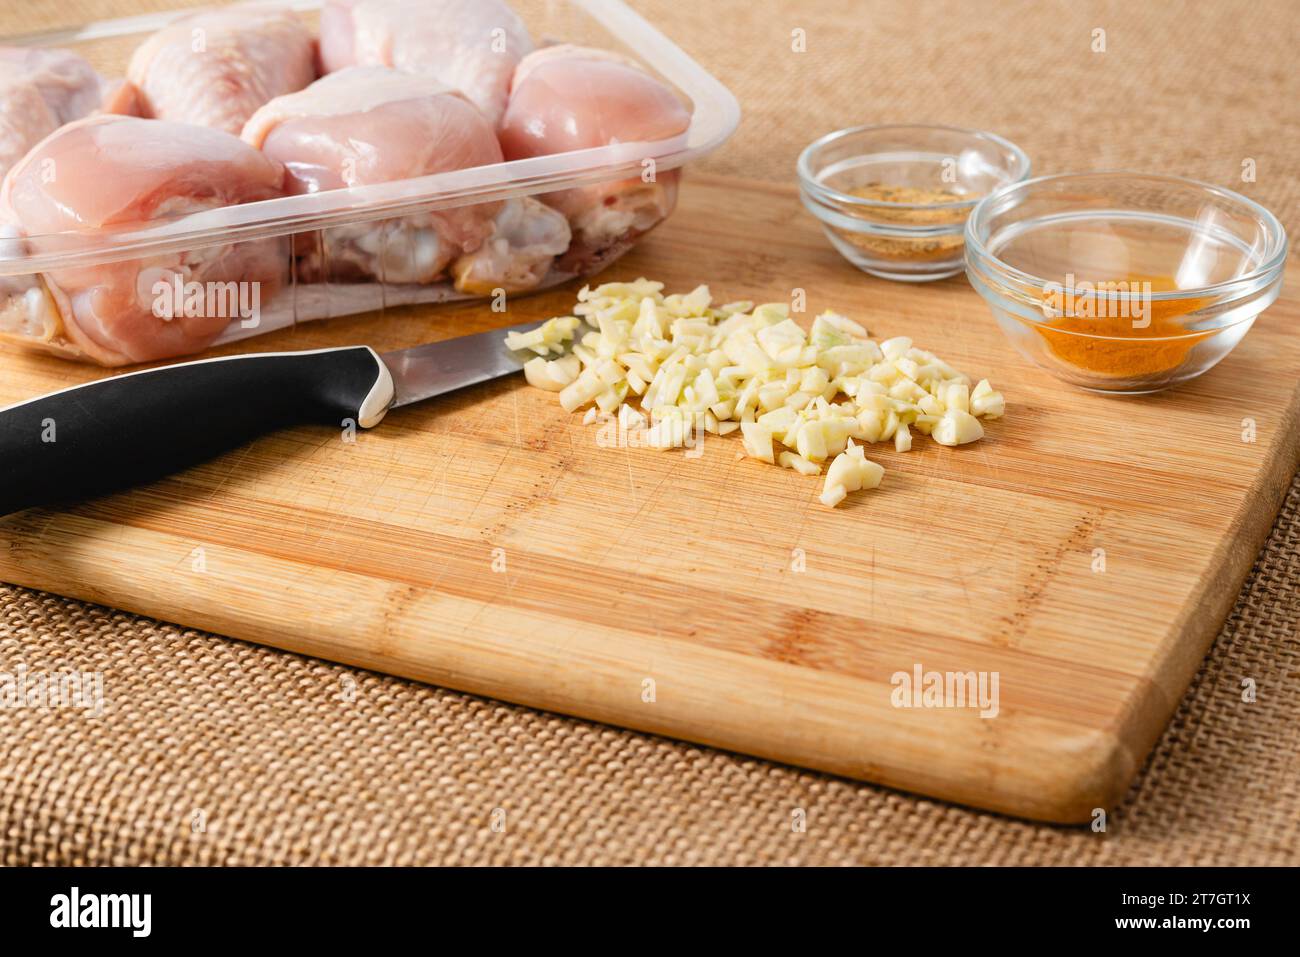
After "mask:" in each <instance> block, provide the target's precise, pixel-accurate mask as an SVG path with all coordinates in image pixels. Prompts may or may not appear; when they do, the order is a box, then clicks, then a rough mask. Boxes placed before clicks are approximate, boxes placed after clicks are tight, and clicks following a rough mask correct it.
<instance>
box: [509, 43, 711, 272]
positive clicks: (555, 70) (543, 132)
mask: <svg viewBox="0 0 1300 957" xmlns="http://www.w3.org/2000/svg"><path fill="white" fill-rule="evenodd" d="M690 122H691V115H690V112H689V111H688V110H687V109H686V107H685V105H683V104H682V102H681V101H680V100H679V99H678V98H677V96H676V95H675V94H674V93H673V92H672V90H670V89H669V88H668V87H667V86H665V85H664V84H662V83H660V82H659V81H658V80H656V79H655V78H654V77H652V76H650V75H649V74H648V73H646V72H645V71H644V70H642V69H641V68H640V67H637V66H635V65H634V64H632V63H631V62H629V61H627V60H624V59H623V58H622V57H620V56H618V55H617V54H614V53H610V52H607V51H605V50H593V49H589V48H586V47H577V46H570V45H567V44H564V45H559V46H553V47H546V48H544V49H541V50H537V51H535V52H534V53H530V54H529V55H528V56H526V57H524V59H523V60H522V61H521V62H520V64H519V66H518V67H517V68H516V70H515V75H514V79H513V82H512V83H511V89H510V102H509V104H508V105H507V107H506V114H505V118H504V120H503V121H502V125H501V131H500V139H501V147H502V150H503V151H504V153H505V157H506V159H508V160H515V159H525V158H528V157H533V156H549V155H551V154H554V153H565V152H568V151H570V150H581V149H590V148H592V147H598V146H607V145H610V144H613V143H632V142H644V141H651V140H661V139H668V138H671V137H674V136H677V135H679V134H681V133H684V132H685V131H686V129H687V128H688V127H689V126H690ZM677 180H678V171H677V170H668V171H664V172H660V173H658V174H657V175H656V176H655V177H654V180H653V181H651V182H645V181H644V180H643V179H642V178H636V179H627V180H621V181H619V182H614V183H601V184H598V185H595V186H586V187H580V188H575V189H566V190H562V191H560V192H556V193H548V194H547V195H545V196H543V197H542V200H543V201H544V202H545V203H547V204H548V205H550V206H553V207H554V208H555V209H557V210H559V211H560V212H562V213H564V215H565V216H566V217H567V218H568V221H569V226H570V227H571V229H572V230H573V245H572V246H571V248H570V250H569V252H568V254H567V255H565V256H564V257H563V258H562V259H561V260H560V262H559V263H557V267H558V268H559V269H561V270H562V271H574V272H578V271H582V272H590V271H595V270H597V269H599V268H601V267H602V266H603V265H605V264H607V263H608V262H610V261H612V260H613V259H616V258H617V257H618V256H619V255H621V254H622V253H623V252H624V251H626V250H627V249H628V248H629V247H630V246H631V245H632V243H633V242H634V241H635V240H636V239H637V237H639V236H641V235H643V234H644V233H646V232H647V231H649V230H650V229H652V228H653V227H654V226H656V225H658V224H659V223H660V222H661V221H662V220H663V219H665V218H666V217H667V216H668V214H669V213H671V212H672V211H673V207H674V206H675V205H676V203H677Z"/></svg>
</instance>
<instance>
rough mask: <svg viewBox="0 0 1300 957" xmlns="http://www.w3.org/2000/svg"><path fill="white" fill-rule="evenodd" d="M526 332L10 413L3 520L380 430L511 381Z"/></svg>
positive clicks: (362, 349) (168, 379)
mask: <svg viewBox="0 0 1300 957" xmlns="http://www.w3.org/2000/svg"><path fill="white" fill-rule="evenodd" d="M540 325H541V322H526V323H521V324H519V325H515V326H510V327H508V328H503V329H493V330H490V331H488V332H481V333H478V334H476V335H471V336H462V337H460V338H455V339H445V340H443V341H441V342H433V343H429V344H427V345H421V346H415V347H413V348H410V349H400V350H397V351H393V352H387V353H384V354H383V355H380V354H379V353H377V352H376V351H375V350H374V349H372V348H370V347H369V346H364V345H359V346H342V347H338V348H332V349H315V350H309V351H305V352H261V353H246V354H243V355H237V356H224V357H221V358H216V359H197V360H194V361H192V362H181V363H175V364H173V365H166V366H159V367H156V368H152V369H144V370H141V371H138V372H128V373H124V374H122V375H117V376H112V377H110V378H106V379H99V380H97V381H94V382H87V383H84V384H82V385H76V386H72V387H71V388H68V389H62V390H60V391H58V392H52V393H49V394H47V395H43V396H38V397H36V398H34V399H28V400H26V401H23V402H18V403H16V404H14V405H11V406H9V407H7V408H5V409H0V515H7V514H9V513H10V512H15V511H18V510H20V509H25V508H31V507H34V506H41V505H59V504H64V503H67V502H73V501H78V500H81V499H85V498H90V497H93V496H96V495H101V494H104V493H106V492H110V491H117V490H118V489H122V488H127V487H129V486H133V485H139V484H142V483H144V482H149V481H153V480H154V479H158V478H161V477H162V476H164V475H168V474H170V473H172V472H176V471H179V470H180V469H183V468H186V467H188V466H190V465H194V464H196V463H198V462H201V461H204V460H206V459H210V458H213V457H214V456H216V455H219V454H221V453H222V452H228V451H230V450H231V449H234V448H237V447H239V446H241V445H245V444H247V443H249V442H251V441H253V440H254V439H256V438H258V437H260V436H262V435H265V434H267V433H269V432H273V431H276V430H278V429H282V428H288V427H290V426H295V425H312V424H316V425H333V426H335V427H336V428H340V429H343V430H344V431H345V432H346V430H347V429H349V428H350V427H359V428H363V429H369V428H373V427H374V426H376V425H378V424H379V423H380V422H381V421H382V420H383V418H384V416H385V414H386V413H387V412H388V410H389V409H390V408H394V407H396V406H404V405H409V404H411V403H413V402H419V401H421V400H424V399H431V398H434V397H436V396H439V395H445V394H446V393H448V392H452V391H455V390H457V389H462V388H465V387H466V386H470V385H474V384H476V383H479V382H486V381H488V380H489V379H495V378H498V377H500V376H504V375H510V374H511V373H514V372H518V371H519V370H521V369H522V368H523V363H524V361H525V360H526V359H527V358H529V357H531V355H532V354H531V353H527V354H522V355H521V354H520V353H516V352H512V351H511V350H509V349H507V348H506V346H505V337H506V335H507V334H509V333H511V332H528V331H530V330H532V329H536V328H537V327H538V326H540Z"/></svg>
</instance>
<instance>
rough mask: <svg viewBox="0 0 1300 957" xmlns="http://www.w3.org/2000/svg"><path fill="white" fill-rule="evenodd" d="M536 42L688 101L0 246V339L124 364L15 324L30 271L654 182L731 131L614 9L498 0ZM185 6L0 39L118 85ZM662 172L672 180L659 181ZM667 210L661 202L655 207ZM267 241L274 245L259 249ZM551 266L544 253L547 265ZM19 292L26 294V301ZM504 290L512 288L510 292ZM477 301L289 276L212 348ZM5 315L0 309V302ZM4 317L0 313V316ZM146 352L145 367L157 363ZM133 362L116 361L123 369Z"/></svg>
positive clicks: (690, 64)
mask: <svg viewBox="0 0 1300 957" xmlns="http://www.w3.org/2000/svg"><path fill="white" fill-rule="evenodd" d="M269 5H271V6H276V7H282V8H286V9H292V10H295V11H298V12H299V14H300V15H301V16H302V17H303V19H304V20H305V22H306V23H307V24H308V25H309V27H310V28H311V29H313V30H315V28H316V25H317V19H318V11H319V9H320V7H321V6H322V3H321V0H308V2H288V0H280V2H276V0H272V2H271V3H270V4H269ZM510 5H511V7H512V8H513V9H514V10H515V12H516V13H518V14H519V16H520V18H521V19H522V20H523V21H524V23H525V25H526V26H527V27H528V30H529V32H530V34H531V35H532V38H533V42H534V44H535V45H537V46H538V47H540V46H543V45H545V44H548V43H555V42H564V43H576V44H580V45H584V46H592V47H598V48H603V49H607V50H612V51H614V52H616V53H619V54H621V55H623V56H625V57H627V58H628V59H631V60H633V61H635V62H637V63H638V64H640V65H641V66H643V67H644V68H645V69H646V70H647V71H648V72H650V73H651V74H652V75H654V76H657V77H658V78H659V79H660V80H662V81H663V82H665V83H666V84H667V85H668V86H669V87H671V88H672V89H673V90H674V91H675V92H676V93H677V94H678V95H679V96H680V97H681V98H682V100H683V101H684V102H685V103H686V104H688V106H689V108H690V112H691V119H690V125H689V127H688V128H687V130H686V131H685V132H684V133H683V134H681V135H679V136H675V137H672V138H670V139H665V140H656V141H649V142H636V143H619V144H615V145H609V146H603V147H600V148H596V149H585V150H576V151H572V152H568V153H562V154H557V155H552V156H541V157H536V158H531V159H521V160H515V161H513V162H503V163H496V164H493V165H489V166H479V167H475V168H470V169H463V170H456V171H453V172H447V173H438V174H435V175H429V176H421V177H417V178H411V179H403V180H398V181H393V182H387V183H379V184H375V185H367V186H356V187H349V188H344V189H335V190H328V191H322V192H318V193H309V194H304V195H297V196H286V197H281V198H274V199H269V200H264V201H261V202H253V203H247V204H244V205H237V206H225V207H221V208H216V209H208V210H204V211H200V212H194V213H189V214H187V215H177V216H173V217H170V218H165V219H155V220H151V221H149V222H148V223H146V224H144V225H141V226H138V227H133V228H128V229H119V230H114V231H113V232H112V233H111V234H107V233H105V232H102V231H93V230H87V231H79V232H62V233H46V234H43V235H35V236H33V235H30V234H29V235H27V236H26V237H25V238H24V239H22V240H18V239H14V238H12V235H10V236H6V237H0V341H5V342H9V343H17V344H18V345H20V346H24V347H27V348H35V349H43V350H45V351H52V352H55V353H58V354H62V355H66V356H68V357H70V358H79V359H83V360H89V361H98V362H100V363H101V364H124V362H123V361H121V360H116V361H106V360H105V359H104V358H102V357H95V356H88V355H87V354H85V351H84V350H79V349H77V348H75V347H70V346H69V344H68V343H67V342H66V337H64V339H62V340H61V339H60V338H59V336H58V335H52V334H51V330H50V329H49V328H48V327H47V326H48V323H46V326H42V324H41V322H33V321H30V317H29V321H27V322H26V323H24V322H23V321H22V316H23V315H26V314H27V313H24V312H23V311H22V310H21V309H18V308H17V306H18V305H19V303H18V299H16V298H15V297H26V298H27V299H28V300H29V301H34V300H35V299H36V298H39V290H40V289H41V288H42V287H41V282H42V280H41V279H40V277H41V275H42V274H46V273H51V272H55V271H59V270H80V269H96V268H101V267H105V266H107V265H109V264H113V263H123V262H131V263H132V264H135V263H140V264H141V266H142V267H143V265H144V264H145V263H146V261H147V260H150V259H153V258H155V257H163V258H165V257H167V256H172V255H175V254H178V253H192V252H195V251H199V250H203V249H205V248H207V249H211V248H216V247H221V246H226V247H229V244H231V243H234V242H239V243H255V242H257V243H263V244H266V245H264V246H263V247H261V248H278V244H283V249H284V251H285V255H286V256H289V255H290V251H291V250H301V249H303V248H310V247H313V246H316V247H319V248H328V247H329V244H330V241H331V238H332V237H338V236H343V237H348V236H352V235H355V234H356V231H357V227H358V226H359V224H367V223H376V224H379V225H377V226H376V236H379V237H380V241H383V239H382V236H383V235H384V232H385V230H386V228H387V226H388V225H389V224H391V223H393V222H395V221H400V220H401V219H402V218H403V217H411V216H418V215H422V214H428V213H430V212H432V211H440V210H448V209H452V208H456V207H464V206H470V205H473V204H477V203H487V202H495V201H504V200H508V199H511V198H514V197H524V196H540V195H541V194H547V193H552V192H555V191H559V190H563V189H568V188H572V187H579V186H590V185H594V184H602V183H614V182H619V181H624V180H631V179H635V178H638V177H642V176H643V174H644V173H645V171H646V170H647V168H650V169H652V170H653V171H654V173H655V175H663V174H665V173H668V172H669V171H672V170H675V169H677V168H678V167H681V166H682V165H683V164H685V163H687V162H689V161H690V160H692V159H695V158H697V157H700V156H703V155H704V154H706V153H709V152H710V151H712V150H714V149H716V148H717V147H718V146H719V145H721V144H722V143H723V142H724V141H725V140H726V139H727V138H728V137H729V136H730V135H731V134H732V132H733V131H734V130H735V128H736V125H737V123H738V122H739V117H740V110H739V107H738V105H737V103H736V100H735V97H733V96H732V95H731V93H730V92H729V91H728V90H727V89H726V88H725V87H724V86H723V85H722V84H721V83H719V82H718V81H717V80H716V79H714V77H713V76H711V75H710V74H709V73H708V72H707V71H706V70H705V69H704V68H703V67H701V66H700V65H699V64H698V63H696V62H695V61H694V60H693V59H691V58H690V57H689V56H687V55H686V54H685V53H684V52H683V51H682V50H681V49H680V48H678V47H677V46H676V45H675V44H673V43H672V42H671V41H669V40H668V39H667V38H666V37H665V36H664V35H663V34H662V33H660V32H659V31H658V30H656V29H655V28H654V27H653V26H651V25H650V24H649V23H647V22H646V21H645V20H644V19H643V18H642V17H640V16H639V15H638V14H636V13H635V12H634V11H632V10H631V9H630V8H629V7H627V6H626V5H625V4H623V3H622V2H620V0H510ZM194 12H195V11H194V10H193V9H185V10H179V11H174V12H170V13H162V14H157V15H146V16H139V17H130V18H124V19H119V20H109V21H101V22H97V23H91V24H88V25H86V26H83V27H80V28H76V29H71V30H64V31H55V32H49V33H42V34H31V35H25V36H22V37H7V38H0V44H6V45H22V46H37V47H56V48H62V49H67V50H71V51H73V52H75V53H78V54H80V55H81V56H83V57H85V58H86V59H87V60H89V61H90V62H91V64H93V65H94V67H95V68H96V69H97V70H98V71H99V72H100V73H101V74H103V75H104V76H105V77H106V78H109V79H111V78H115V77H120V76H122V75H123V73H124V72H125V68H126V63H127V61H128V60H129V59H130V56H131V53H132V51H133V50H134V49H135V47H136V46H138V44H139V43H140V42H141V41H142V40H143V39H144V38H145V37H147V36H148V35H149V34H151V33H153V32H154V31H156V30H158V29H159V28H161V27H163V26H166V25H167V24H168V23H170V22H172V21H173V20H175V19H177V18H179V17H183V16H187V15H190V14H192V13H194ZM673 175H676V174H673ZM669 211H671V206H670V207H669ZM270 244H274V246H273V245H270ZM625 251H626V249H625V248H619V249H611V250H610V251H609V254H608V255H607V256H604V257H602V258H601V259H600V261H598V262H594V263H585V264H582V265H581V266H579V267H577V268H570V269H568V270H567V271H566V270H565V269H562V268H556V267H552V269H551V270H550V271H549V272H548V273H547V274H546V276H545V278H544V280H543V281H542V282H541V283H540V284H539V285H538V286H536V287H535V289H531V290H529V291H540V290H542V289H546V288H549V287H552V286H554V285H557V284H559V283H562V282H565V281H567V280H569V279H572V278H574V277H575V276H581V275H587V274H590V273H593V272H596V271H599V269H601V268H603V267H604V266H605V265H607V264H608V263H609V262H611V261H613V259H615V258H617V256H618V255H621V254H622V253H623V252H625ZM563 258H564V257H562V256H560V257H557V259H556V262H557V263H558V262H560V261H561V260H563ZM33 290H36V291H35V292H34V291H33ZM513 294H516V293H512V295H513ZM472 298H483V295H482V294H481V293H480V294H479V295H477V296H476V295H473V294H465V293H462V292H460V291H458V290H457V289H456V288H454V286H453V285H452V284H451V283H450V282H446V281H438V282H435V283H432V284H427V285H426V284H401V283H394V282H384V281H364V282H338V281H334V279H333V278H332V277H327V278H326V279H325V280H323V281H318V282H308V281H304V280H303V279H302V277H301V276H299V275H298V274H297V272H296V270H290V271H289V275H288V276H287V277H286V280H285V282H284V283H283V284H282V285H281V286H280V287H279V288H276V289H275V291H274V292H273V293H272V294H271V295H270V296H269V297H268V298H266V299H264V300H263V301H261V302H260V303H259V307H258V314H257V316H256V317H255V319H249V318H246V317H245V316H244V315H243V314H242V313H241V314H240V315H237V316H233V317H232V318H231V321H230V322H229V324H228V325H226V326H225V327H224V329H223V331H222V332H221V333H220V334H219V335H218V337H217V338H216V339H215V340H213V341H212V342H210V343H207V344H205V345H204V346H202V347H201V348H200V349H199V350H197V351H202V348H206V347H207V346H208V345H216V344H221V343H225V342H230V341H233V340H238V339H244V338H247V337H250V336H255V335H259V334H261V333H264V332H270V331H273V330H276V329H280V328H284V327H286V326H290V325H293V324H294V323H297V322H304V321H309V320H315V319H321V318H327V317H330V316H342V315H349V314H355V313H360V312H369V311H372V310H373V311H376V312H383V311H384V310H385V309H386V308H389V307H395V306H404V305H409V304H414V303H436V302H445V301H450V300H453V299H472ZM6 305H7V306H9V307H11V308H10V309H9V311H8V313H5V312H4V309H5V307H6ZM6 316H7V318H5V317H6ZM162 357H163V356H149V357H146V358H150V359H151V358H162ZM130 361H133V360H131V359H126V360H125V362H130Z"/></svg>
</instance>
